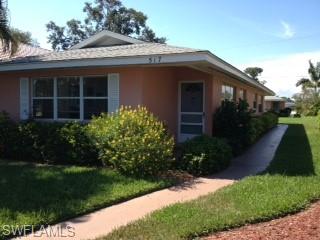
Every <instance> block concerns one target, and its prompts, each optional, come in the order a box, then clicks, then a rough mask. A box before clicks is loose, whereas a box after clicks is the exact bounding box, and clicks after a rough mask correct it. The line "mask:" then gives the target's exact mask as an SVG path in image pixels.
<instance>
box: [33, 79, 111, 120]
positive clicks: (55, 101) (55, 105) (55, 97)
mask: <svg viewBox="0 0 320 240" xmlns="http://www.w3.org/2000/svg"><path fill="white" fill-rule="evenodd" d="M114 74H115V73H114ZM86 77H89V78H90V77H106V78H107V79H108V78H109V76H108V74H104V75H103V74H100V75H84V76H74V75H73V76H59V77H41V78H31V79H30V81H31V85H32V86H33V81H34V80H37V79H52V80H53V96H52V97H34V96H33V92H32V94H31V98H30V99H31V106H32V105H33V100H37V99H40V100H41V99H49V100H53V118H52V119H44V118H39V119H37V118H35V117H34V116H33V117H34V118H35V119H36V120H37V121H88V120H86V119H84V100H85V99H102V100H104V99H105V100H108V99H109V96H105V97H85V96H84V90H83V83H84V81H83V79H84V78H86ZM61 78H78V79H79V97H58V83H57V82H58V79H61ZM108 85H109V82H108ZM60 99H61V100H64V99H66V100H68V99H76V100H79V101H80V102H79V108H80V112H79V118H77V119H69V118H59V117H58V100H60ZM31 111H32V115H33V109H31Z"/></svg>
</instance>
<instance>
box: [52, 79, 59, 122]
mask: <svg viewBox="0 0 320 240" xmlns="http://www.w3.org/2000/svg"><path fill="white" fill-rule="evenodd" d="M57 96H58V83H57V77H55V78H53V119H54V120H55V121H57V120H58V98H57Z"/></svg>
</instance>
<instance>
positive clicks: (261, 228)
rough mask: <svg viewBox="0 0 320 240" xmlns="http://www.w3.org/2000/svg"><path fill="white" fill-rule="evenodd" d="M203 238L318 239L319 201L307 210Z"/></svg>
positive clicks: (319, 232) (319, 227) (319, 233)
mask: <svg viewBox="0 0 320 240" xmlns="http://www.w3.org/2000/svg"><path fill="white" fill-rule="evenodd" d="M204 239H205V240H289V239H290V240H319V239H320V201H319V202H317V203H314V204H312V205H311V207H310V208H308V209H307V210H305V211H303V212H300V213H297V214H294V215H290V216H287V217H284V218H280V219H275V220H272V221H270V222H265V223H258V224H252V225H247V226H244V227H241V228H237V229H233V230H230V231H225V232H219V233H216V234H213V235H211V236H208V237H205V238H204Z"/></svg>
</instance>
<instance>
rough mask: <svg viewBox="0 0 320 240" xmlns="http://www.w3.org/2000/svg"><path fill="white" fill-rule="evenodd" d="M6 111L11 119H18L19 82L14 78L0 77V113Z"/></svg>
mask: <svg viewBox="0 0 320 240" xmlns="http://www.w3.org/2000/svg"><path fill="white" fill-rule="evenodd" d="M1 111H6V112H8V113H9V114H10V116H11V117H12V118H13V119H19V117H20V81H19V78H17V77H14V76H4V77H2V76H1V75H0V112H1Z"/></svg>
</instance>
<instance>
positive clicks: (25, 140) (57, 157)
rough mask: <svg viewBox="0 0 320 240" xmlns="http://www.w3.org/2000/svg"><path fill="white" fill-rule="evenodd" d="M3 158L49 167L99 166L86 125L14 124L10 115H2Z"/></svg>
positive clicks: (0, 140) (0, 146) (0, 147)
mask: <svg viewBox="0 0 320 240" xmlns="http://www.w3.org/2000/svg"><path fill="white" fill-rule="evenodd" d="M0 157H3V158H6V159H13V160H20V161H30V162H40V163H50V164H71V165H99V160H98V155H97V150H96V148H95V146H94V145H93V144H92V143H91V141H90V140H89V137H88V135H87V132H86V126H85V125H82V124H80V123H77V122H68V123H49V122H48V123H45V122H35V121H27V122H20V123H15V122H13V121H12V120H10V118H9V116H8V115H7V114H0ZM100 165H101V164H100Z"/></svg>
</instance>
